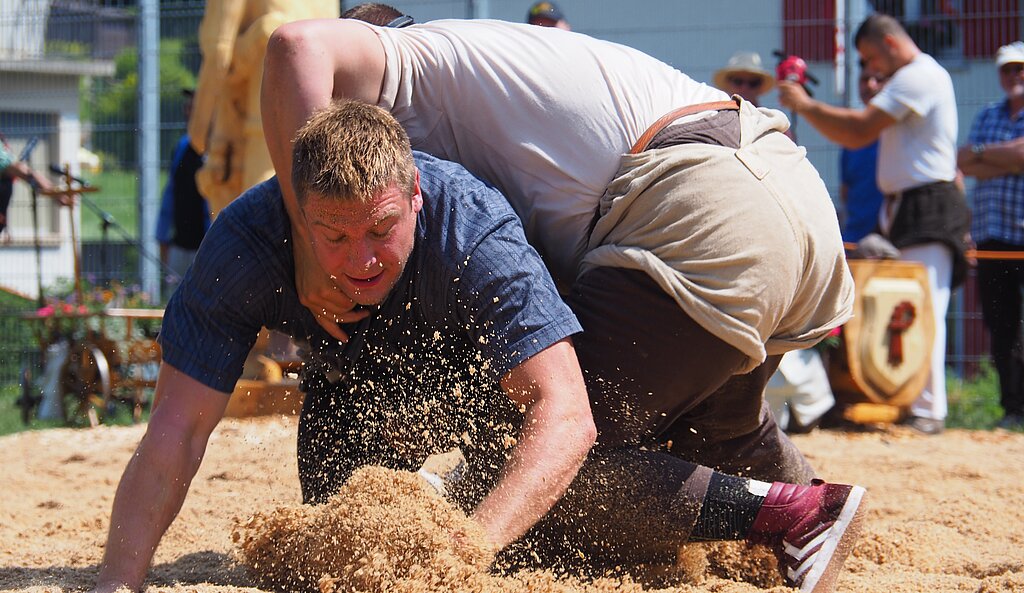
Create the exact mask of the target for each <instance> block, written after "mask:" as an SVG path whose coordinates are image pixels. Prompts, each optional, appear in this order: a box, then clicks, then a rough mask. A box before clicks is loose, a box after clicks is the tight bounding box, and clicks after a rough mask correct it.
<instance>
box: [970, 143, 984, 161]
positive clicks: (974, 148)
mask: <svg viewBox="0 0 1024 593" xmlns="http://www.w3.org/2000/svg"><path fill="white" fill-rule="evenodd" d="M971 154H973V155H974V160H976V161H980V160H981V157H982V155H984V154H985V145H984V144H972V145H971Z"/></svg>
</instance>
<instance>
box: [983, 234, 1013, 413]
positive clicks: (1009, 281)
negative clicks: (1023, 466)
mask: <svg viewBox="0 0 1024 593" xmlns="http://www.w3.org/2000/svg"><path fill="white" fill-rule="evenodd" d="M978 247H979V248H980V249H982V250H992V251H1024V246H1021V245H1012V244H1009V243H1001V242H998V241H987V242H985V243H982V244H981V245H979V246H978ZM978 290H979V291H980V292H981V313H982V317H983V318H984V320H985V327H987V328H988V331H989V334H990V335H991V337H992V361H993V362H994V363H995V366H996V372H998V373H999V400H1000V404H1002V406H1003V411H1004V412H1005V413H1006V414H1024V345H1022V341H1021V324H1022V314H1021V304H1022V303H1021V301H1022V298H1021V297H1022V291H1024V261H1020V260H978Z"/></svg>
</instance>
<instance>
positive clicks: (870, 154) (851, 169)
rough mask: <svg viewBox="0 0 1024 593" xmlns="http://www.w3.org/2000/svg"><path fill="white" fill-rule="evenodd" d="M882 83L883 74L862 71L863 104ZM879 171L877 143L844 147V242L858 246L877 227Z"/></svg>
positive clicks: (859, 82) (841, 171) (841, 173)
mask: <svg viewBox="0 0 1024 593" xmlns="http://www.w3.org/2000/svg"><path fill="white" fill-rule="evenodd" d="M883 84H885V78H884V77H883V76H882V75H880V74H877V73H874V72H869V71H868V70H864V69H862V70H861V73H860V78H859V79H858V80H857V90H858V92H859V93H860V101H861V103H863V104H865V105H867V104H868V103H870V102H871V99H872V98H873V97H874V96H875V95H877V94H878V91H880V90H882V85H883ZM877 171H878V141H877V140H875V141H874V142H872V143H871V144H868V145H867V146H864V147H861V148H845V147H844V148H843V150H842V152H841V153H840V155H839V178H840V181H841V185H840V187H839V197H840V200H841V201H842V203H843V208H844V209H845V211H846V216H845V218H844V220H843V241H849V242H851V243H856V242H857V241H860V240H861V239H863V238H864V237H865V236H867V235H868V234H869V233H871V232H873V231H874V230H875V228H876V227H877V226H878V210H879V209H880V208H881V207H882V201H883V199H884V198H883V196H882V192H881V190H879V189H878V183H877V181H876V180H875V178H876V176H877V175H876V174H877Z"/></svg>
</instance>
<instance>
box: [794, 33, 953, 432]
mask: <svg viewBox="0 0 1024 593" xmlns="http://www.w3.org/2000/svg"><path fill="white" fill-rule="evenodd" d="M854 39H855V45H856V47H857V51H858V53H859V54H860V59H861V60H862V62H863V63H864V68H865V69H866V70H867V71H868V72H870V73H872V74H875V75H877V76H881V77H885V78H888V79H889V80H888V82H886V84H885V86H884V87H883V88H882V90H881V91H880V92H879V93H878V94H877V95H875V97H874V98H873V99H871V102H870V103H869V104H868V105H867V106H865V107H864V108H863V109H849V108H844V107H835V106H832V105H828V104H826V103H822V102H821V101H816V100H814V99H812V98H811V97H810V96H809V95H808V94H807V91H806V90H805V89H804V88H803V87H802V86H800V85H799V84H796V83H793V82H787V81H780V82H779V83H778V86H779V99H780V101H781V102H782V104H783V105H784V106H786V107H788V108H789V109H792V110H793V111H794V112H795V113H798V114H799V115H801V116H803V117H804V118H806V119H807V121H808V122H810V124H811V125H813V126H814V127H815V128H816V129H817V130H818V131H819V132H821V133H822V134H823V135H824V136H825V137H826V138H828V139H829V140H832V141H833V142H836V143H838V144H841V145H843V146H845V147H847V148H858V147H862V146H866V145H868V144H870V143H872V142H874V141H875V140H878V141H879V148H878V176H877V179H878V187H879V189H880V190H881V191H882V193H883V195H884V196H885V202H884V204H883V207H882V210H881V212H880V214H879V228H880V230H881V232H882V233H881V234H882V235H883V236H884V237H885V238H887V239H888V240H889V242H891V243H892V244H893V245H894V246H895V247H896V248H897V249H899V250H900V251H901V255H900V258H901V259H903V260H905V261H914V262H919V263H921V264H923V265H924V266H925V268H927V270H928V280H929V289H930V292H931V297H932V313H933V315H934V323H935V342H934V345H933V348H932V353H931V375H930V378H929V380H928V383H927V385H926V386H925V389H924V390H923V391H922V393H921V395H920V396H919V397H918V398H917V400H915V401H914V403H913V404H911V406H910V414H909V416H908V418H907V419H906V424H907V425H908V426H910V427H911V428H913V429H914V430H916V431H918V432H920V433H922V434H937V433H940V432H942V431H943V429H944V428H945V418H946V411H947V405H946V374H945V368H946V365H945V362H946V308H947V306H948V305H949V296H950V293H951V291H952V289H953V288H954V287H956V286H959V285H960V283H961V282H963V279H964V277H965V275H966V269H967V260H966V258H965V252H966V250H967V241H968V233H969V226H970V222H969V220H970V209H969V208H968V207H967V201H966V199H965V197H964V192H963V187H962V185H961V184H960V183H958V182H957V166H956V136H957V114H956V97H955V95H954V92H953V81H952V79H951V78H950V76H949V73H948V72H946V70H945V69H944V68H943V67H942V66H940V65H939V63H938V62H936V61H935V59H934V58H932V57H931V56H929V55H928V54H926V53H924V52H922V51H921V50H920V49H919V48H918V47H917V45H916V44H915V43H914V41H913V39H911V38H910V35H908V34H907V32H906V30H904V29H903V27H902V26H901V25H900V24H899V22H898V21H896V19H894V18H893V17H891V16H888V15H884V14H879V13H876V14H872V15H871V16H869V17H868V18H867V19H865V20H864V22H863V23H862V24H861V26H860V28H859V29H858V30H857V34H856V36H855V38H854Z"/></svg>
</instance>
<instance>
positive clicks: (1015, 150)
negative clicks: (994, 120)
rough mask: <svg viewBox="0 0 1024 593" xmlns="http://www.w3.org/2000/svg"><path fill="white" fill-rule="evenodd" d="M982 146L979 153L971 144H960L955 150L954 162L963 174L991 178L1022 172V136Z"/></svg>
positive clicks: (1023, 155) (1023, 148)
mask: <svg viewBox="0 0 1024 593" xmlns="http://www.w3.org/2000/svg"><path fill="white" fill-rule="evenodd" d="M982 146H983V150H982V151H981V152H980V153H976V152H975V151H974V150H973V145H968V146H962V147H960V150H958V151H957V154H956V164H957V166H958V167H959V168H960V170H961V171H963V172H964V174H965V175H970V176H971V177H976V178H978V179H991V178H993V177H1002V176H1003V175H1020V174H1021V173H1022V172H1024V138H1015V139H1013V140H1009V141H1007V142H993V143H991V144H984V145H982Z"/></svg>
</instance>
